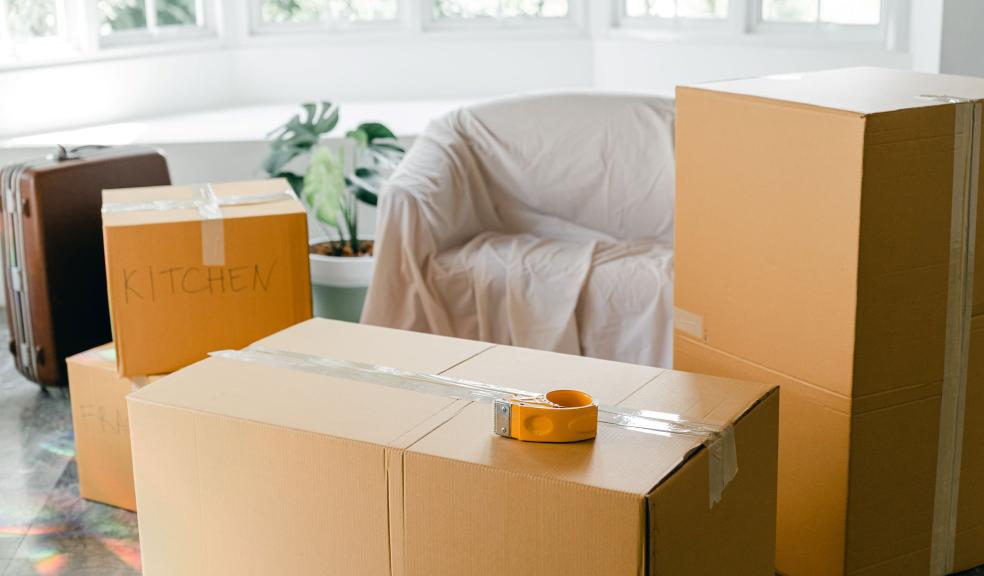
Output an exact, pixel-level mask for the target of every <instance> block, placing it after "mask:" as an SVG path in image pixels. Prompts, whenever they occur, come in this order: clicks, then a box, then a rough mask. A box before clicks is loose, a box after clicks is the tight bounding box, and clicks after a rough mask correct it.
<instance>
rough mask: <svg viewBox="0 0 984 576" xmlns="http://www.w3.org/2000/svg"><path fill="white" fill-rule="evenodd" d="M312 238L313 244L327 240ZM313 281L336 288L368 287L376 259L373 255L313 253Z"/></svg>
mask: <svg viewBox="0 0 984 576" xmlns="http://www.w3.org/2000/svg"><path fill="white" fill-rule="evenodd" d="M325 241H326V240H325V239H324V238H318V239H314V240H311V245H312V246H313V245H315V244H319V243H321V242H325ZM310 256H311V282H312V283H314V284H316V285H318V286H331V287H335V288H368V287H369V282H371V281H372V270H373V267H374V266H375V264H376V259H375V258H373V257H372V256H322V255H320V254H311V255H310Z"/></svg>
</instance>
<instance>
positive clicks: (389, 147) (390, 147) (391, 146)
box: [371, 142, 406, 154]
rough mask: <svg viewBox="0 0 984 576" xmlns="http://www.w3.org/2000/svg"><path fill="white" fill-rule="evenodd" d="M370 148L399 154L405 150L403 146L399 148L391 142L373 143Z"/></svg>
mask: <svg viewBox="0 0 984 576" xmlns="http://www.w3.org/2000/svg"><path fill="white" fill-rule="evenodd" d="M371 147H372V148H378V149H379V150H390V151H393V152H400V153H401V154H402V153H405V152H406V149H405V148H403V146H400V145H399V144H394V143H392V142H373V143H372V146H371Z"/></svg>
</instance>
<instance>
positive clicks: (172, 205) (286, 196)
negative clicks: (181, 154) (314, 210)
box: [103, 179, 311, 376]
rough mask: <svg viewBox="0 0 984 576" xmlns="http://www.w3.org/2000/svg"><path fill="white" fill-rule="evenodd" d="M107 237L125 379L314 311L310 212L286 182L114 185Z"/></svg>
mask: <svg viewBox="0 0 984 576" xmlns="http://www.w3.org/2000/svg"><path fill="white" fill-rule="evenodd" d="M103 234H104V240H105V241H104V245H105V251H106V276H107V283H108V290H109V300H110V316H111V319H112V327H113V339H114V342H115V343H116V352H117V358H118V368H119V371H120V374H122V375H125V376H133V375H142V374H156V373H166V372H171V371H173V370H176V369H178V368H181V367H183V366H186V365H188V364H191V363H192V362H195V361H197V360H201V359H202V358H204V357H205V355H206V354H207V353H208V352H209V351H212V350H217V349H222V348H230V347H233V348H235V347H240V346H244V345H246V344H248V343H249V342H252V341H254V340H256V339H258V338H262V337H263V336H266V335H269V334H272V333H274V332H276V331H278V330H280V329H283V328H286V327H287V326H290V325H292V324H295V323H297V322H300V321H302V320H305V319H308V318H310V317H311V288H310V272H309V268H308V248H307V219H306V214H305V211H304V207H303V206H302V205H301V203H300V202H299V201H298V200H297V199H296V197H295V196H294V195H293V193H292V192H290V187H289V186H288V185H287V182H286V181H284V180H282V179H274V180H263V181H255V182H230V183H222V184H205V185H197V186H171V187H155V188H133V189H124V190H106V191H104V192H103Z"/></svg>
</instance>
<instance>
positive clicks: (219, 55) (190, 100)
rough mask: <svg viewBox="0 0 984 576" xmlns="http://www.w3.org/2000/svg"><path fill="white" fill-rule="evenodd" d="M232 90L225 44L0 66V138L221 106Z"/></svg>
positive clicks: (233, 81)
mask: <svg viewBox="0 0 984 576" xmlns="http://www.w3.org/2000/svg"><path fill="white" fill-rule="evenodd" d="M234 94H235V77H234V67H233V65H232V60H231V55H230V53H229V52H228V51H225V50H211V51H205V52H203V51H195V52H180V53H173V54H161V55H153V56H144V57H140V58H123V59H116V60H104V61H96V62H80V63H73V64H68V65H60V66H44V67H40V68H33V69H22V70H10V71H5V72H0V136H11V135H16V134H25V133H32V132H41V131H48V130H56V129H61V128H66V127H73V126H83V125H88V124H96V123H101V122H113V121H118V120H122V119H128V118H137V117H140V116H148V115H159V114H167V113H173V112H182V111H190V110H196V109H207V108H217V107H220V106H225V105H227V104H228V103H229V101H230V99H231V98H232V97H233V96H234Z"/></svg>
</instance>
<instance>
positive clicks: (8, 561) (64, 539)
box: [0, 334, 140, 576]
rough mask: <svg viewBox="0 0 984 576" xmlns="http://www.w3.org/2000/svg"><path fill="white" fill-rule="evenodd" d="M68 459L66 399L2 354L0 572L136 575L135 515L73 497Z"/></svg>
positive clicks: (71, 452)
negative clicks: (28, 376) (43, 387)
mask: <svg viewBox="0 0 984 576" xmlns="http://www.w3.org/2000/svg"><path fill="white" fill-rule="evenodd" d="M0 341H2V342H4V343H5V342H6V335H5V334H0ZM4 348H6V346H4ZM74 456H75V445H74V439H73V436H72V420H71V410H70V407H69V402H68V396H67V395H66V394H65V392H64V391H62V390H55V391H53V392H51V393H46V392H43V391H41V389H40V388H39V387H38V386H36V385H34V384H32V383H30V382H28V381H26V380H25V379H24V378H22V377H21V376H20V375H19V374H18V373H17V371H16V370H15V369H14V367H13V363H12V362H11V359H10V356H9V354H7V353H6V352H4V353H3V354H2V355H0V575H2V576H22V575H29V574H38V575H42V576H53V575H56V574H78V575H92V576H96V575H98V576H112V575H117V574H139V573H140V547H139V544H138V543H137V518H136V515H135V514H133V513H131V512H126V511H123V510H118V509H116V508H111V507H109V506H103V505H101V504H95V503H91V502H87V501H85V500H82V499H80V498H79V487H78V479H77V477H76V472H75V459H74Z"/></svg>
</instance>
